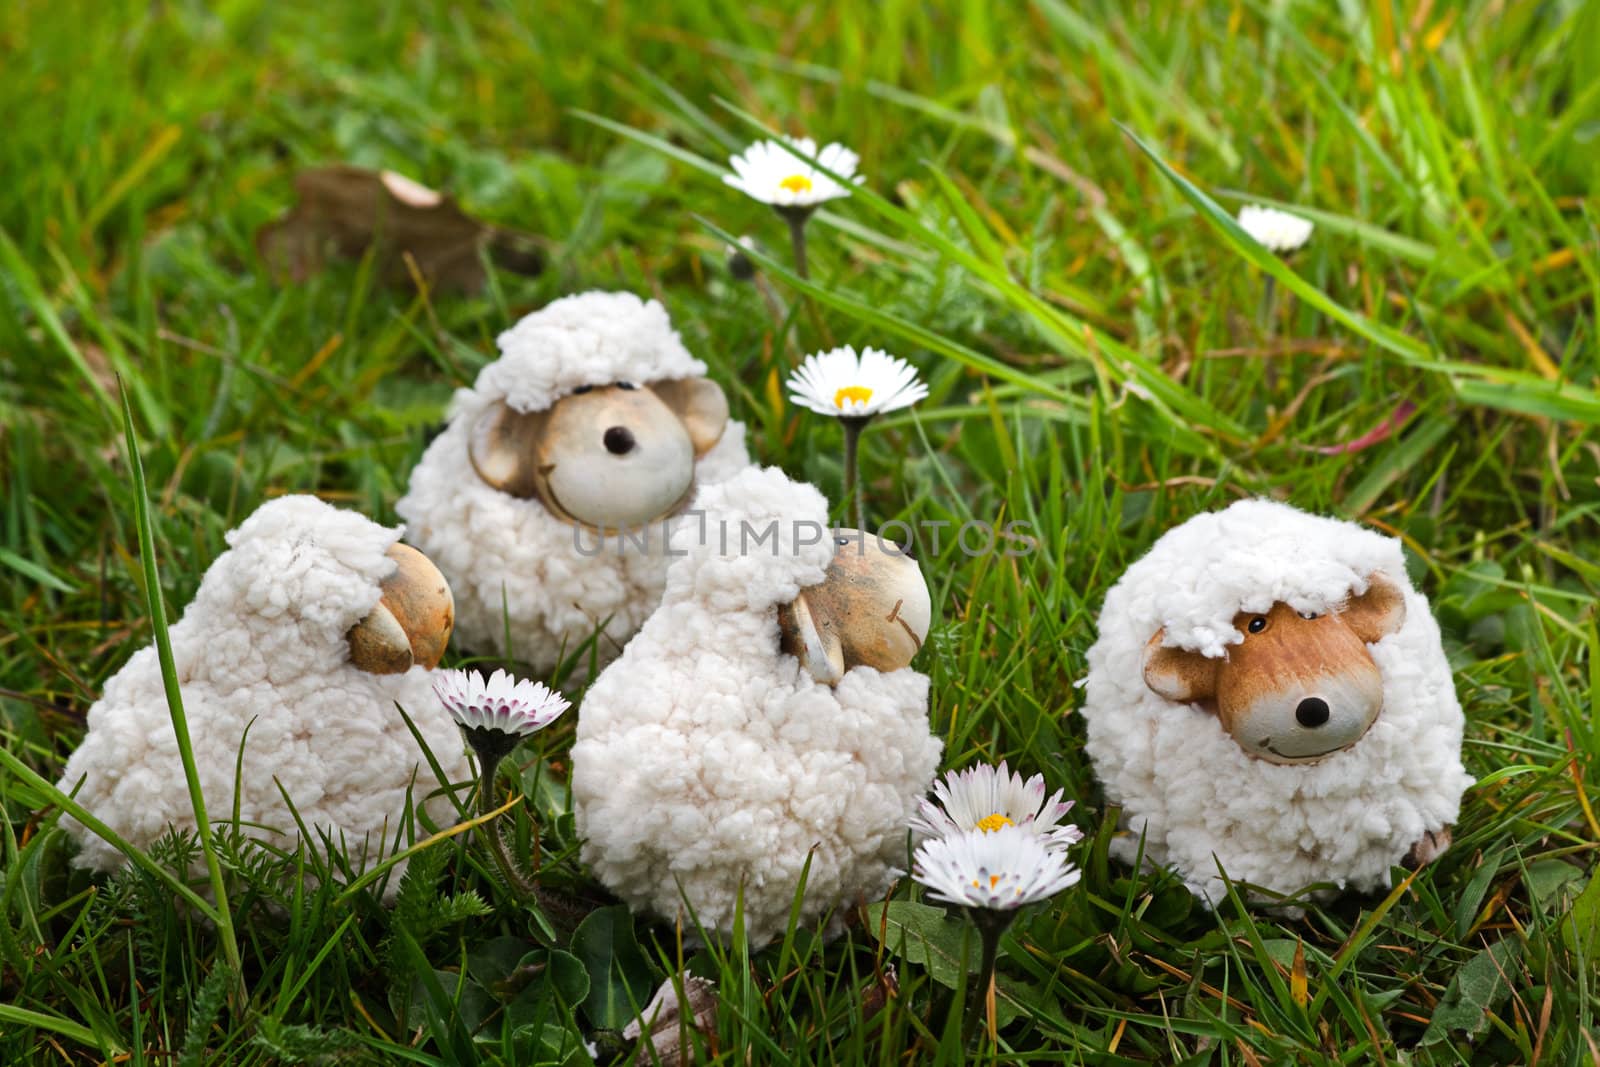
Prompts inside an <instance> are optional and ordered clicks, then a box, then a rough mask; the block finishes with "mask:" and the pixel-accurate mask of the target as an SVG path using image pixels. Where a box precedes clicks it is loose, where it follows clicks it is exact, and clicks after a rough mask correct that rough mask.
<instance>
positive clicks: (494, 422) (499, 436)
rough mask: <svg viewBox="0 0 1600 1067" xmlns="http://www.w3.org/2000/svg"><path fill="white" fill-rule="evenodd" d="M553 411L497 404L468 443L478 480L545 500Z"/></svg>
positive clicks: (481, 419)
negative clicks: (545, 467) (546, 448)
mask: <svg viewBox="0 0 1600 1067" xmlns="http://www.w3.org/2000/svg"><path fill="white" fill-rule="evenodd" d="M549 423H550V412H549V411H548V410H546V411H530V412H521V411H513V410H512V409H511V408H510V407H509V406H507V405H505V404H495V405H494V406H493V407H491V408H490V409H489V410H488V411H485V412H484V413H483V414H482V415H480V416H478V421H477V422H475V423H473V425H472V433H471V436H470V438H469V439H468V442H467V456H468V457H469V458H470V459H471V460H472V469H473V470H475V471H477V472H478V477H480V478H482V479H483V480H484V482H485V483H486V484H487V485H489V486H492V487H493V488H495V489H498V490H500V491H501V492H502V493H509V494H511V495H512V496H514V497H517V498H519V499H521V500H537V499H542V497H543V478H544V472H543V471H542V470H541V469H540V466H541V464H542V463H543V462H544V459H543V455H544V439H545V429H546V427H547V426H548V425H549Z"/></svg>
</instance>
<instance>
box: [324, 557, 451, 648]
mask: <svg viewBox="0 0 1600 1067" xmlns="http://www.w3.org/2000/svg"><path fill="white" fill-rule="evenodd" d="M385 555H387V556H388V557H389V558H390V559H392V560H394V562H395V569H394V571H393V572H392V573H391V574H390V575H389V576H388V577H387V578H385V579H384V580H383V582H382V584H381V588H382V590H383V591H382V594H381V595H380V596H379V598H378V604H377V606H376V607H374V608H373V609H372V612H371V614H369V615H368V616H367V617H366V618H364V619H362V620H361V621H360V622H358V623H356V624H355V625H354V626H352V627H351V628H350V632H349V633H348V634H346V635H345V640H346V641H347V642H348V643H349V645H350V662H351V663H352V664H354V665H355V666H356V667H358V668H360V669H361V670H364V671H366V672H367V673H368V674H404V673H405V672H406V671H409V670H410V669H411V668H412V666H413V665H415V664H421V665H422V666H424V667H426V668H428V669H429V670H432V669H433V668H435V667H437V666H438V665H439V660H440V659H441V658H443V656H444V649H445V645H447V644H448V643H449V641H450V631H451V629H452V628H453V627H454V626H455V618H456V605H455V600H454V598H452V597H451V595H450V584H449V583H448V582H446V581H445V580H444V575H442V574H440V573H439V568H438V567H435V566H434V565H433V561H432V560H430V559H429V558H428V557H427V556H424V555H423V554H422V553H421V552H418V551H417V550H416V549H414V548H412V547H411V546H410V545H403V544H400V543H399V542H398V541H397V542H395V543H394V544H392V545H390V546H389V550H388V552H386V553H385Z"/></svg>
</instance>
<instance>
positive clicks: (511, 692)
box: [433, 671, 572, 739]
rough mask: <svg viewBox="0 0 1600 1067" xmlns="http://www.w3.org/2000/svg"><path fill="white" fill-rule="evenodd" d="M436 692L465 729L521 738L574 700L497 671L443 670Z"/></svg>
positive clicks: (435, 682) (434, 689)
mask: <svg viewBox="0 0 1600 1067" xmlns="http://www.w3.org/2000/svg"><path fill="white" fill-rule="evenodd" d="M433 692H434V694H435V695H436V696H438V698H439V700H440V701H441V702H443V704H444V706H445V708H446V709H448V710H449V712H450V717H451V718H453V719H455V721H456V723H457V725H459V726H460V727H461V728H462V729H463V730H467V731H469V732H470V731H473V730H486V731H490V732H494V733H501V734H506V735H508V736H509V737H512V738H515V739H521V738H523V737H526V736H528V735H529V734H532V733H537V732H538V731H540V730H543V729H544V728H545V727H546V726H549V725H550V724H551V723H552V722H554V721H555V720H556V719H557V718H559V717H560V715H561V713H562V712H563V711H566V710H567V709H568V708H569V707H571V706H572V702H571V701H569V700H568V699H567V698H566V697H564V696H562V695H561V694H560V693H557V692H555V691H554V690H552V689H550V688H548V687H546V686H545V685H544V684H543V683H541V682H519V681H517V680H516V679H515V678H513V677H511V675H509V674H507V673H506V672H505V671H495V672H494V673H493V674H491V675H490V676H489V680H488V681H487V682H486V681H484V680H483V675H481V674H479V673H478V672H477V671H441V672H440V673H439V676H438V677H437V678H435V679H434V682H433Z"/></svg>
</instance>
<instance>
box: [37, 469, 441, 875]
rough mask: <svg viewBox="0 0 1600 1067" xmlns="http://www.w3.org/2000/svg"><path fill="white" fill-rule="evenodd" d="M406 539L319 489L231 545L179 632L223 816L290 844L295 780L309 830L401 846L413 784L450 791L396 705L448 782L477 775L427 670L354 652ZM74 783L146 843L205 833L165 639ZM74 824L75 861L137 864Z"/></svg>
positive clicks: (128, 835) (119, 700)
mask: <svg viewBox="0 0 1600 1067" xmlns="http://www.w3.org/2000/svg"><path fill="white" fill-rule="evenodd" d="M400 535H401V531H400V530H398V529H386V528H384V527H382V526H379V525H377V524H376V523H373V522H370V521H369V520H367V519H365V518H363V517H362V516H360V515H357V514H355V513H353V512H348V511H341V510H339V509H337V508H333V507H330V506H329V505H327V504H325V503H323V502H321V501H319V500H317V499H315V498H313V497H309V496H290V497H283V498H281V499H278V500H275V501H272V502H270V503H267V504H264V505H262V506H261V507H260V508H259V509H258V510H257V511H256V512H255V513H254V514H253V515H252V516H251V517H250V518H248V519H247V520H245V522H244V523H243V524H241V525H240V526H239V528H238V529H236V530H234V531H232V532H231V533H229V534H228V537H227V540H228V544H229V545H230V546H231V547H230V548H229V550H228V551H226V552H224V553H223V554H222V555H221V556H219V557H218V558H217V560H216V561H215V562H214V563H213V564H212V565H211V567H210V569H208V570H207V571H206V574H205V577H204V579H203V580H202V581H201V584H200V588H199V591H198V592H197V593H196V594H195V597H194V600H193V601H192V602H191V603H190V604H189V606H188V608H187V609H186V610H185V611H184V613H183V617H182V618H180V619H179V620H178V621H177V622H176V623H174V624H173V625H172V627H171V628H170V634H171V638H172V652H173V659H174V662H175V666H176V668H177V675H178V681H179V685H180V686H181V690H182V694H183V702H184V709H185V712H186V715H187V719H188V724H189V734H190V739H191V742H192V744H193V746H194V755H195V762H196V764H197V765H198V769H199V772H200V782H201V788H202V791H203V793H204V796H205V802H206V810H207V811H208V812H209V813H210V816H211V818H212V820H213V822H220V821H223V820H225V819H228V818H230V817H231V813H232V810H233V807H234V804H235V803H237V804H238V807H239V816H240V819H241V822H242V823H243V824H245V825H244V830H245V832H246V833H247V834H249V835H250V836H252V837H255V838H257V839H260V840H263V841H266V842H268V843H272V844H277V845H285V844H287V845H291V846H292V844H293V841H294V840H295V839H296V838H297V836H298V831H297V829H296V827H295V824H294V820H293V818H292V817H291V815H290V812H289V810H288V808H287V807H286V806H285V804H284V801H283V797H282V795H281V794H280V792H279V785H280V784H281V785H282V787H283V790H284V791H285V792H287V793H288V795H289V797H290V799H291V800H292V801H293V802H294V806H295V811H296V812H298V814H299V815H300V818H301V819H302V820H304V822H305V823H306V825H307V826H308V827H310V828H313V829H312V832H313V833H317V832H318V831H326V832H328V833H329V834H330V835H331V837H332V840H333V841H334V842H335V844H341V843H342V845H343V847H344V848H345V849H346V850H347V853H348V855H349V856H350V860H351V865H352V867H354V868H355V869H357V870H359V869H361V867H362V866H363V865H364V863H363V855H364V856H365V859H366V860H367V861H372V860H375V859H376V858H378V857H380V856H382V855H384V854H386V853H388V852H390V851H393V845H394V842H395V841H396V840H397V839H403V838H404V837H405V833H404V825H403V820H404V817H405V814H406V797H407V791H408V790H410V791H411V795H412V800H413V802H415V803H421V802H423V801H424V798H426V797H428V796H429V794H430V793H433V792H434V791H435V790H437V789H438V788H439V783H438V782H437V781H436V780H435V779H434V776H433V774H432V772H431V771H430V769H429V766H428V763H427V761H426V759H425V757H424V755H423V753H422V752H421V750H420V749H419V748H418V747H417V744H416V741H415V739H414V738H413V737H412V735H411V732H410V731H409V730H408V729H407V728H406V725H405V722H404V720H403V719H402V718H401V716H400V713H399V711H397V710H396V707H395V706H396V704H399V705H400V706H401V707H403V708H404V709H405V710H406V713H407V714H408V715H410V716H411V717H412V720H413V722H414V723H415V724H416V726H417V729H418V731H419V732H420V733H421V734H422V736H423V738H424V739H425V740H426V742H427V744H428V747H429V748H430V749H431V751H432V753H433V755H434V757H435V759H437V761H438V762H439V764H440V767H441V769H442V770H443V771H444V773H445V774H446V776H447V777H448V778H449V779H450V780H451V781H452V782H464V781H466V780H468V779H470V777H471V773H470V768H469V767H468V764H467V761H466V756H465V753H464V750H463V748H462V743H461V737H460V734H459V732H458V730H457V729H456V726H455V724H454V723H453V722H452V721H451V719H450V718H449V716H448V714H446V712H445V711H444V709H443V707H442V706H441V705H440V704H439V702H438V700H437V698H436V697H435V696H434V695H433V692H432V690H431V688H430V683H429V672H428V671H427V670H426V669H425V668H423V667H420V666H416V667H412V668H411V669H410V670H409V671H408V672H407V673H405V674H397V675H386V676H380V675H373V674H368V673H366V672H364V671H361V670H359V669H358V668H356V667H354V666H352V665H351V664H350V663H349V662H348V646H347V644H346V640H345V635H346V633H347V632H348V631H349V629H350V628H351V627H352V626H354V625H355V624H356V623H357V622H359V621H360V620H361V619H363V618H364V617H365V616H366V615H367V614H368V613H369V612H371V611H372V609H373V607H374V606H375V605H376V604H377V603H378V599H379V596H380V589H379V583H380V582H381V581H382V580H383V579H384V578H385V577H386V576H387V575H388V574H389V573H391V572H392V571H393V570H394V567H395V563H394V561H393V560H392V559H390V558H389V557H387V556H386V555H385V554H384V553H385V552H386V551H387V550H388V548H389V546H390V545H392V544H393V543H394V542H395V541H397V540H399V538H400ZM246 731H248V736H247V734H246ZM241 746H242V748H243V754H242V761H241V759H240V751H241ZM236 763H238V764H239V778H238V795H237V796H235V793H234V785H235V765H236ZM80 782H81V783H82V784H81V788H80V786H79V783H80ZM60 788H61V789H63V790H64V791H66V792H69V793H70V792H72V791H73V790H74V789H76V790H77V794H76V798H77V800H78V802H79V803H80V804H82V805H83V806H84V807H85V808H87V809H88V811H89V812H90V813H91V814H93V815H95V816H96V817H97V818H99V819H100V820H101V821H103V822H105V823H106V824H107V825H109V826H110V827H111V828H112V829H113V830H115V831H116V832H117V833H118V834H119V835H120V836H122V837H123V838H124V839H126V840H127V841H129V842H130V843H132V844H134V845H137V846H139V847H141V848H143V847H147V846H149V845H150V844H151V843H152V842H154V841H155V840H157V839H158V838H160V837H161V836H162V835H164V834H165V833H167V832H168V831H169V829H172V828H176V829H178V830H192V829H194V826H195V822H194V817H193V812H192V810H191V808H190V802H189V795H188V789H187V785H186V784H185V779H184V774H183V767H182V763H181V761H180V757H179V753H178V742H177V736H176V734H175V733H174V732H173V729H172V724H171V720H170V718H169V716H168V712H167V703H166V695H165V691H164V689H163V685H162V679H161V668H160V664H159V662H158V660H157V656H156V650H155V648H154V647H153V646H152V647H148V648H145V649H142V650H141V651H139V652H137V653H135V654H134V655H133V657H132V658H131V659H129V661H128V662H127V664H126V665H125V666H124V667H123V668H122V670H120V671H119V672H118V673H117V674H116V676H115V677H113V678H112V679H111V680H110V681H109V682H107V683H106V686H105V691H104V693H103V695H102V696H101V698H100V699H99V700H98V701H96V702H95V704H94V706H93V707H91V708H90V709H89V732H88V734H87V735H86V736H85V738H84V740H83V743H82V744H81V745H80V746H79V747H78V749H77V750H76V751H75V752H73V754H72V756H71V758H70V759H69V760H68V761H67V765H66V768H65V770H64V771H63V773H62V776H61V782H60ZM426 810H427V812H428V814H429V816H430V817H431V818H432V819H433V820H434V821H435V822H436V823H439V824H444V825H448V823H449V822H451V821H453V816H454V813H455V809H454V807H453V806H452V805H451V804H450V802H449V798H448V797H445V796H443V795H438V796H435V797H433V798H432V799H431V800H428V801H427V803H426ZM62 825H63V826H64V827H65V828H66V830H67V832H68V833H69V834H70V835H71V836H72V837H73V838H75V839H76V840H77V841H78V843H79V845H80V846H81V848H80V851H79V852H78V854H77V857H76V859H75V862H76V863H77V864H78V865H79V866H83V867H88V868H91V869H97V870H110V869H112V868H115V867H117V866H120V865H121V864H122V863H124V862H125V857H124V856H123V855H122V853H121V852H119V851H117V850H116V849H115V848H114V847H112V846H111V845H109V844H107V843H106V842H105V841H103V840H101V839H100V838H99V837H98V836H96V835H95V834H93V833H91V832H89V831H88V829H87V828H86V827H84V826H83V825H82V824H81V823H79V822H78V821H77V820H76V819H74V818H72V817H71V816H64V817H63V819H62ZM319 844H320V842H319ZM397 884H398V880H397V879H394V880H391V883H390V889H391V892H392V890H393V889H394V888H395V887H396V886H397Z"/></svg>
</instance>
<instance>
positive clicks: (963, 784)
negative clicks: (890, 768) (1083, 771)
mask: <svg viewBox="0 0 1600 1067" xmlns="http://www.w3.org/2000/svg"><path fill="white" fill-rule="evenodd" d="M1062 792H1063V791H1062V790H1059V789H1058V790H1056V792H1055V795H1054V796H1050V797H1048V798H1047V797H1046V795H1045V784H1044V775H1042V774H1036V775H1034V776H1033V777H1032V778H1029V779H1027V780H1026V781H1024V780H1023V777H1022V775H1020V774H1013V773H1012V772H1011V771H1010V770H1009V769H1007V767H1006V764H1005V761H1004V760H1002V761H1001V762H1000V766H999V767H991V766H989V765H988V764H985V763H979V764H974V765H973V766H971V767H968V768H967V769H965V770H961V771H950V772H948V773H947V774H946V775H945V776H944V778H943V779H941V780H940V781H937V782H934V783H933V795H934V798H935V800H933V801H927V800H925V801H923V803H922V807H921V809H920V810H919V812H918V813H917V814H916V815H913V816H912V817H911V819H910V820H909V825H910V827H911V829H912V830H913V831H914V832H915V833H916V834H917V835H918V836H920V837H946V836H948V835H950V834H962V833H967V832H969V831H977V832H979V833H985V832H993V831H997V830H1000V829H1003V828H1005V827H1010V826H1015V827H1017V828H1019V829H1021V830H1023V831H1024V832H1026V833H1028V834H1030V835H1031V836H1033V837H1037V838H1039V839H1040V840H1041V841H1043V842H1044V844H1045V845H1046V846H1047V847H1049V848H1051V849H1064V848H1066V847H1067V846H1068V845H1074V844H1077V843H1078V842H1079V841H1082V840H1083V831H1082V830H1079V829H1078V828H1077V827H1076V826H1074V825H1072V824H1071V823H1066V824H1065V825H1063V824H1062V822H1061V820H1062V819H1064V818H1066V815H1067V812H1069V811H1071V810H1072V803H1073V802H1072V801H1070V800H1062V799H1061V797H1062Z"/></svg>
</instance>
